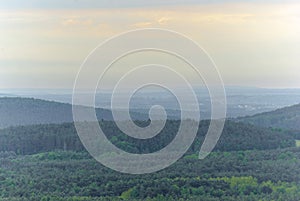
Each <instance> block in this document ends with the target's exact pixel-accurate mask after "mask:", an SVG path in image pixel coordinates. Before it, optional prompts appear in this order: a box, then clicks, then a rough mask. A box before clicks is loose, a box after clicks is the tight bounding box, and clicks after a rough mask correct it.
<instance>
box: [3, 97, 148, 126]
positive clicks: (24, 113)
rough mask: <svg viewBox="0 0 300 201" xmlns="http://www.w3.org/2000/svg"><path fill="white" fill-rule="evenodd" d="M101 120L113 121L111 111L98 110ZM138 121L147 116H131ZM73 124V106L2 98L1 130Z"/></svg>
mask: <svg viewBox="0 0 300 201" xmlns="http://www.w3.org/2000/svg"><path fill="white" fill-rule="evenodd" d="M96 113H97V117H98V119H99V120H101V119H104V120H112V114H111V111H110V110H106V109H100V108H98V109H96ZM131 115H132V117H133V118H136V119H147V118H148V117H146V116H145V115H141V114H138V113H133V114H131ZM65 122H73V117H72V105H71V104H66V103H59V102H54V101H46V100H40V99H33V98H11V97H4V98H0V128H5V127H9V126H19V125H34V124H50V123H57V124H58V123H65Z"/></svg>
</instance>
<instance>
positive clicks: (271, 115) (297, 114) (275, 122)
mask: <svg viewBox="0 0 300 201" xmlns="http://www.w3.org/2000/svg"><path fill="white" fill-rule="evenodd" d="M236 120H237V121H240V122H247V123H250V124H253V125H256V126H260V127H272V128H282V129H288V130H300V104H297V105H293V106H290V107H285V108H281V109H277V110H275V111H271V112H264V113H261V114H256V115H253V116H246V117H242V118H238V119H236Z"/></svg>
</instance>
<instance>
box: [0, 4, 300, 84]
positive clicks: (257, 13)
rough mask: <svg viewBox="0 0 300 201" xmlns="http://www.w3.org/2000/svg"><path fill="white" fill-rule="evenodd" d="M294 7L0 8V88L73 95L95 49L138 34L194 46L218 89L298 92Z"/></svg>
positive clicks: (298, 35)
mask: <svg viewBox="0 0 300 201" xmlns="http://www.w3.org/2000/svg"><path fill="white" fill-rule="evenodd" d="M298 2H299V1H292V0H290V1H279V0H275V1H274V0H273V1H271V0H265V1H259V0H252V1H241V0H229V1H224V0H222V1H218V0H214V1H208V0H206V1H201V0H198V1H196V0H187V1H183V0H181V1H179V0H177V1H176V0H174V1H171V0H152V1H148V0H147V1H146V0H122V1H116V0H99V1H96V0H85V1H83V0H28V1H22V0H10V1H4V0H0V88H72V87H73V84H74V81H75V77H76V75H77V72H78V70H79V67H80V65H81V64H82V62H83V61H84V59H85V58H86V57H87V55H88V54H89V53H90V52H91V51H92V50H93V49H94V48H95V47H97V46H98V45H99V44H100V43H101V42H103V41H105V40H106V39H108V38H110V37H112V36H114V35H116V34H120V33H123V32H125V31H129V30H132V29H138V28H163V29H170V30H173V31H176V32H179V33H182V34H184V35H186V36H188V37H189V38H191V39H193V40H194V41H196V42H197V43H198V44H199V45H200V46H201V47H202V48H203V49H205V50H206V52H208V54H209V55H210V56H211V58H212V59H213V60H214V62H215V64H216V66H217V67H218V69H219V72H220V74H221V76H222V79H223V81H224V84H225V85H230V86H232V85H233V86H255V87H267V88H300V79H299V78H300V56H299V55H300V26H299V24H300V3H298ZM116 71H117V70H116ZM116 73H118V72H116Z"/></svg>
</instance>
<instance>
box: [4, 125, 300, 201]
mask: <svg viewBox="0 0 300 201" xmlns="http://www.w3.org/2000/svg"><path fill="white" fill-rule="evenodd" d="M136 123H137V124H138V125H140V126H146V125H148V124H149V121H138V122H136ZM179 124H180V121H171V120H168V121H167V123H166V126H165V128H164V129H163V130H162V132H161V133H160V134H159V135H157V136H155V137H154V138H151V139H148V140H137V139H134V138H131V137H129V136H127V135H125V134H124V133H122V132H121V131H120V130H119V129H118V128H117V126H116V124H115V122H113V121H100V122H99V125H100V126H101V128H102V129H103V130H104V131H105V133H106V135H107V137H108V139H110V141H111V142H112V143H113V144H115V145H116V146H117V147H119V148H122V149H124V150H126V151H128V152H131V153H150V152H154V151H156V150H159V149H161V147H164V146H165V145H166V144H168V143H169V142H170V141H172V139H173V138H174V135H175V134H176V131H177V129H178V126H179ZM208 126H209V121H201V122H200V123H199V131H198V134H197V137H196V140H195V141H194V144H193V145H192V146H191V148H190V149H189V150H188V152H187V153H186V154H185V155H184V156H183V157H182V158H181V159H180V160H178V161H177V162H176V163H174V164H173V165H171V166H170V167H168V168H166V169H164V170H161V171H159V172H156V173H151V174H144V175H130V174H123V173H118V172H116V171H113V170H111V169H109V168H107V167H104V166H103V165H101V164H100V163H98V162H97V161H96V160H94V159H93V158H92V157H91V156H90V155H89V154H88V153H87V152H86V151H85V149H84V147H83V145H82V144H81V142H80V140H79V138H78V136H77V134H76V130H75V127H74V124H72V123H64V124H44V125H31V126H19V127H9V128H6V129H2V130H0V200H3V201H4V200H5V201H26V200H28V201H35V200H36V201H38V200H42V201H82V200H86V201H88V200H91V201H93V200H94V201H96V200H99V201H100V200H133V201H134V200H149V201H150V200H153V201H154V200H157V201H160V200H162V201H163V200H200V201H201V200H203V201H218V200H222V201H223V200H224V201H231V200H232V201H233V200H242V201H243V200H245V201H248V200H249V201H252V200H266V201H267V200H278V201H299V200H300V148H299V147H297V146H296V140H297V135H293V132H291V131H290V132H287V131H283V130H280V129H272V128H258V127H255V126H253V125H250V124H246V123H235V122H232V121H226V123H225V128H224V130H223V134H222V136H221V138H220V140H219V142H218V144H217V146H216V148H215V149H214V152H212V153H211V154H210V155H209V156H208V157H207V158H205V159H203V160H199V159H198V152H199V149H200V146H201V144H202V142H203V139H204V136H205V134H206V131H207V129H208Z"/></svg>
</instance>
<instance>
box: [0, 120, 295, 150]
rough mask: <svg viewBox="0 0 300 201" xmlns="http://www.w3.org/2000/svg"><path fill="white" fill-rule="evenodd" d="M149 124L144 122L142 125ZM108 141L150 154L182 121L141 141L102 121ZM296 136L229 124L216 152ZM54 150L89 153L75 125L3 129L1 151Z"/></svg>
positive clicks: (286, 142)
mask: <svg viewBox="0 0 300 201" xmlns="http://www.w3.org/2000/svg"><path fill="white" fill-rule="evenodd" d="M148 123H149V122H147V121H140V122H137V124H139V125H144V126H145V125H147V124H148ZM99 124H100V126H101V128H102V129H103V131H104V133H105V134H106V135H107V137H108V139H109V140H110V141H111V142H112V143H113V144H115V145H116V146H117V147H119V148H121V149H123V150H125V151H128V152H131V153H150V152H154V151H157V150H160V149H161V148H163V147H164V146H166V145H167V144H168V143H170V142H171V141H172V139H173V138H174V136H175V135H176V132H177V130H178V127H179V124H180V121H175V120H174V121H171V120H169V121H167V123H166V126H165V127H164V128H163V130H162V131H161V133H159V134H158V135H157V136H155V137H153V138H151V139H147V140H140V139H135V138H131V137H129V136H127V135H125V134H124V133H122V132H121V131H120V130H119V129H118V127H117V126H116V124H115V122H113V121H100V122H99ZM208 126H209V121H201V123H200V125H199V130H198V134H197V137H196V139H195V141H194V143H193V145H192V146H191V148H190V150H189V151H188V154H191V153H196V152H198V151H199V150H200V146H201V144H202V142H203V140H204V137H205V134H206V132H207V129H208ZM294 146H295V140H294V137H293V136H292V135H289V134H287V133H286V132H280V131H277V130H274V129H273V130H272V129H263V128H256V127H254V126H252V125H248V124H243V123H235V122H231V121H226V124H225V127H224V130H223V133H222V136H221V138H220V140H219V142H218V144H217V146H216V148H215V150H216V151H238V150H268V149H277V148H286V147H294ZM53 150H70V151H83V150H85V149H84V148H83V146H82V143H81V141H80V139H79V137H78V136H77V133H76V129H75V127H74V124H72V123H64V124H46V125H33V126H19V127H11V128H7V129H2V130H0V151H13V152H15V153H17V154H34V153H40V152H48V151H53Z"/></svg>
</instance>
